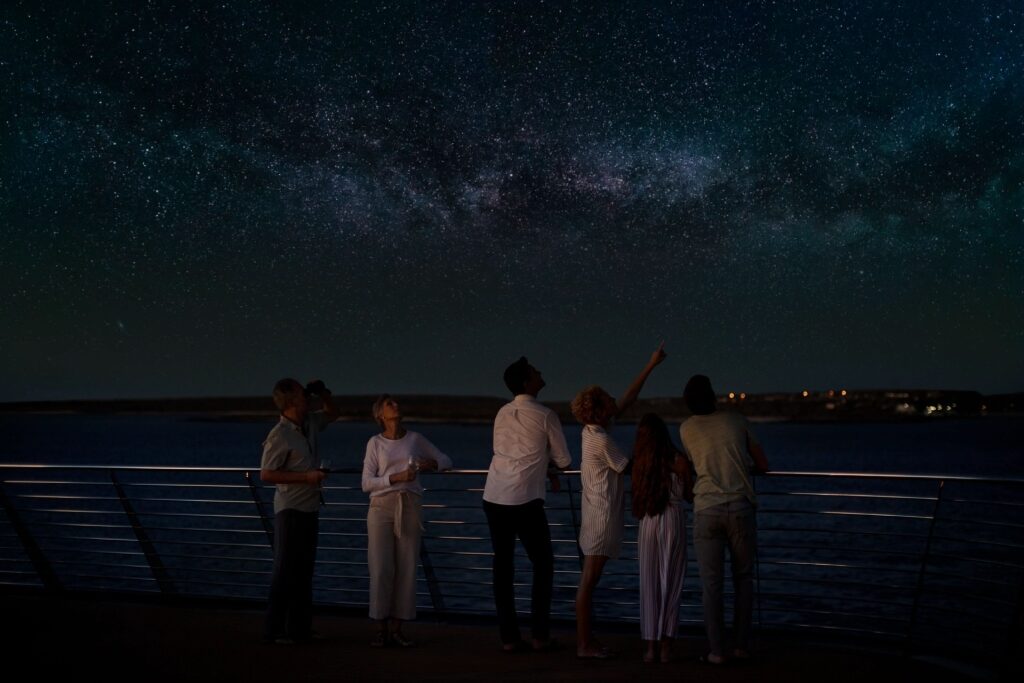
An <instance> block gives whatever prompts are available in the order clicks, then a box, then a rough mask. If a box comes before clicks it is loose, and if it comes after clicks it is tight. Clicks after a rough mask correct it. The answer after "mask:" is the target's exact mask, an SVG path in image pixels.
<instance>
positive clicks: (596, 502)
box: [580, 425, 629, 559]
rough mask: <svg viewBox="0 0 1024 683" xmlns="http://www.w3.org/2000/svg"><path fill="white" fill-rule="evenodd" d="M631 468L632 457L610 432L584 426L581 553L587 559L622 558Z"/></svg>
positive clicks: (581, 467)
mask: <svg viewBox="0 0 1024 683" xmlns="http://www.w3.org/2000/svg"><path fill="white" fill-rule="evenodd" d="M628 464H629V457H628V456H627V455H625V454H624V453H623V452H622V449H620V448H619V446H618V444H616V443H615V441H614V440H613V439H612V438H611V436H609V435H608V432H606V431H605V430H604V429H603V428H602V427H599V426H598V425H584V427H583V458H582V462H581V463H580V479H581V481H582V484H583V500H582V504H581V507H582V510H581V513H582V517H583V520H582V522H581V523H580V550H582V551H583V554H584V555H605V556H607V557H608V558H610V559H615V558H617V557H618V556H619V548H620V546H621V545H622V527H623V515H624V513H623V510H624V507H623V492H624V491H625V485H624V482H623V476H622V472H623V470H625V469H626V465H628Z"/></svg>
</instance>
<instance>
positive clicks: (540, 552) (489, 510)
mask: <svg viewBox="0 0 1024 683" xmlns="http://www.w3.org/2000/svg"><path fill="white" fill-rule="evenodd" d="M484 513H485V514H486V515H487V525H488V526H489V527H490V529H491V546H492V547H493V549H494V605H495V608H496V609H497V611H498V624H499V626H500V628H501V642H502V643H506V644H509V643H516V642H518V641H519V621H518V618H517V616H516V601H515V588H514V586H513V582H514V581H515V571H516V568H515V550H516V536H518V537H519V540H520V541H522V543H523V548H524V549H525V550H526V555H527V556H528V557H529V558H530V562H531V563H532V564H533V592H532V596H531V602H530V629H531V635H532V636H533V637H534V638H536V639H537V640H547V639H548V638H549V628H550V622H551V587H552V584H553V583H554V577H555V558H554V555H553V554H552V552H551V532H550V530H549V529H548V517H547V514H546V513H545V512H544V501H543V500H541V499H539V498H538V499H537V500H531V501H530V502H529V503H524V504H523V505H498V504H497V503H489V502H487V501H486V500H485V501H484Z"/></svg>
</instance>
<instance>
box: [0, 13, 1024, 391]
mask: <svg viewBox="0 0 1024 683" xmlns="http://www.w3.org/2000/svg"><path fill="white" fill-rule="evenodd" d="M39 4H42V3H36V2H6V3H4V6H3V8H2V9H0V18H2V24H0V36H2V38H0V87H2V93H3V94H2V100H0V231H2V232H0V291H2V293H3V303H2V304H0V400H6V401H13V400H35V399H62V398H127V397H160V396H202V395H245V394H264V393H269V390H270V388H271V387H272V385H273V382H274V381H275V380H276V379H277V378H278V377H280V376H287V375H294V376H297V377H299V378H300V379H302V380H306V379H310V378H312V377H314V376H320V377H323V378H324V379H325V380H326V381H327V383H328V385H329V386H331V387H332V389H334V391H335V392H336V393H375V392H379V391H391V392H425V393H457V394H477V393H479V394H489V395H501V394H503V393H504V392H505V390H504V387H503V385H502V383H501V373H502V370H503V369H504V367H505V365H507V364H508V363H509V362H511V361H512V360H515V358H517V357H518V356H519V355H522V354H525V355H527V356H528V357H529V358H530V359H531V361H533V362H534V364H535V365H537V366H538V367H539V368H540V369H541V370H542V371H543V372H544V374H545V377H546V379H547V381H548V389H547V390H546V392H545V393H544V394H543V395H542V397H546V398H567V397H570V396H571V395H572V394H573V393H574V392H575V391H576V390H577V389H579V388H580V387H582V386H583V385H585V384H588V383H600V384H603V385H605V386H606V387H607V388H608V389H609V390H610V391H612V393H618V392H621V391H622V389H623V388H624V386H625V384H626V383H627V382H628V381H629V379H630V378H631V377H632V376H633V375H634V374H635V373H636V372H637V371H638V370H639V369H640V367H641V366H642V364H643V363H644V361H645V360H646V358H647V356H648V355H649V353H650V351H651V350H653V348H654V347H655V346H656V345H657V343H658V341H659V340H661V339H664V340H665V341H666V348H667V350H668V352H669V359H668V360H667V361H666V362H665V364H664V365H663V366H662V367H661V368H659V369H658V370H657V372H656V373H655V375H654V376H653V377H652V378H651V380H650V382H649V383H648V389H647V391H646V392H645V393H646V395H648V396H654V395H660V396H664V395H674V394H678V393H679V392H680V391H681V388H682V386H683V384H684V382H685V381H686V379H687V377H688V376H689V375H690V374H692V373H694V372H704V373H706V374H709V375H710V376H711V378H712V380H713V381H714V384H715V387H716V389H720V390H723V391H724V390H728V389H735V390H737V391H739V390H745V391H751V392H759V391H773V390H798V389H802V388H812V389H815V388H817V389H827V388H833V387H834V388H839V387H846V388H876V387H892V386H901V387H937V388H951V389H953V388H962V389H978V390H980V391H983V392H1006V391H1019V390H1022V389H1024V228H1022V225H1024V73H1022V72H1024V21H1022V19H1024V5H1022V3H1021V2H1020V0H1010V1H1005V2H984V1H971V2H967V1H964V2H946V1H942V0H922V1H920V2H908V3H896V2H889V1H881V2H870V1H865V0H853V1H850V2H822V1H819V0H806V1H800V2H798V1H793V2H783V1H779V2H750V3H744V2H727V1H725V0H721V1H708V2H676V3H652V4H646V3H643V4H642V3H632V2H629V3H626V2H617V3H609V4H607V5H601V4H588V6H587V7H586V8H583V7H582V5H583V4H584V3H576V4H570V3H555V2H498V1H495V2H492V3H482V2H480V3H476V2H452V3H433V2H430V3H427V2H423V3H420V2H409V3H391V2H368V3H357V2H338V3H327V4H325V5H323V6H319V7H316V8H313V5H312V4H311V3H303V4H302V6H300V7H296V8H287V7H286V6H285V5H284V4H283V3H282V4H278V3H273V5H274V6H273V7H269V8H268V7H267V6H265V5H264V3H251V4H250V3H241V2H226V3H220V4H209V5H207V4H205V3H189V4H187V5H185V4H182V5H181V6H179V7H177V8H172V7H171V6H170V3H164V2H150V3H145V4H144V3H126V4H124V5H118V4H115V3H100V2H97V3H78V4H77V5H76V7H75V8H71V9H69V8H66V7H64V6H63V5H64V3H54V5H59V6H55V7H53V8H51V9H47V10H44V9H42V8H40V7H38V6H37V5H39ZM267 4H271V3H267Z"/></svg>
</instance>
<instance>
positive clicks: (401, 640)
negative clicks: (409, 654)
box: [391, 631, 416, 647]
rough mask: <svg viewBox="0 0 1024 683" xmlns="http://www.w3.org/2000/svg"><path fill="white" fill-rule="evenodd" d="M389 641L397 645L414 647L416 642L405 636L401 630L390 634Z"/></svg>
mask: <svg viewBox="0 0 1024 683" xmlns="http://www.w3.org/2000/svg"><path fill="white" fill-rule="evenodd" d="M391 642H392V643H394V644H395V645H397V646H399V647H416V643H414V642H413V641H411V640H409V639H408V638H406V637H405V635H403V634H402V632H401V631H395V632H394V633H392V634H391Z"/></svg>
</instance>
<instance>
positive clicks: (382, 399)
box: [373, 394, 391, 429]
mask: <svg viewBox="0 0 1024 683" xmlns="http://www.w3.org/2000/svg"><path fill="white" fill-rule="evenodd" d="M390 398H391V394H381V395H380V396H378V397H377V400H376V401H374V402H373V420H374V422H376V423H377V425H378V426H380V428H381V429H384V420H382V419H381V418H380V411H382V410H384V404H385V403H387V401H388V399H390Z"/></svg>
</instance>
